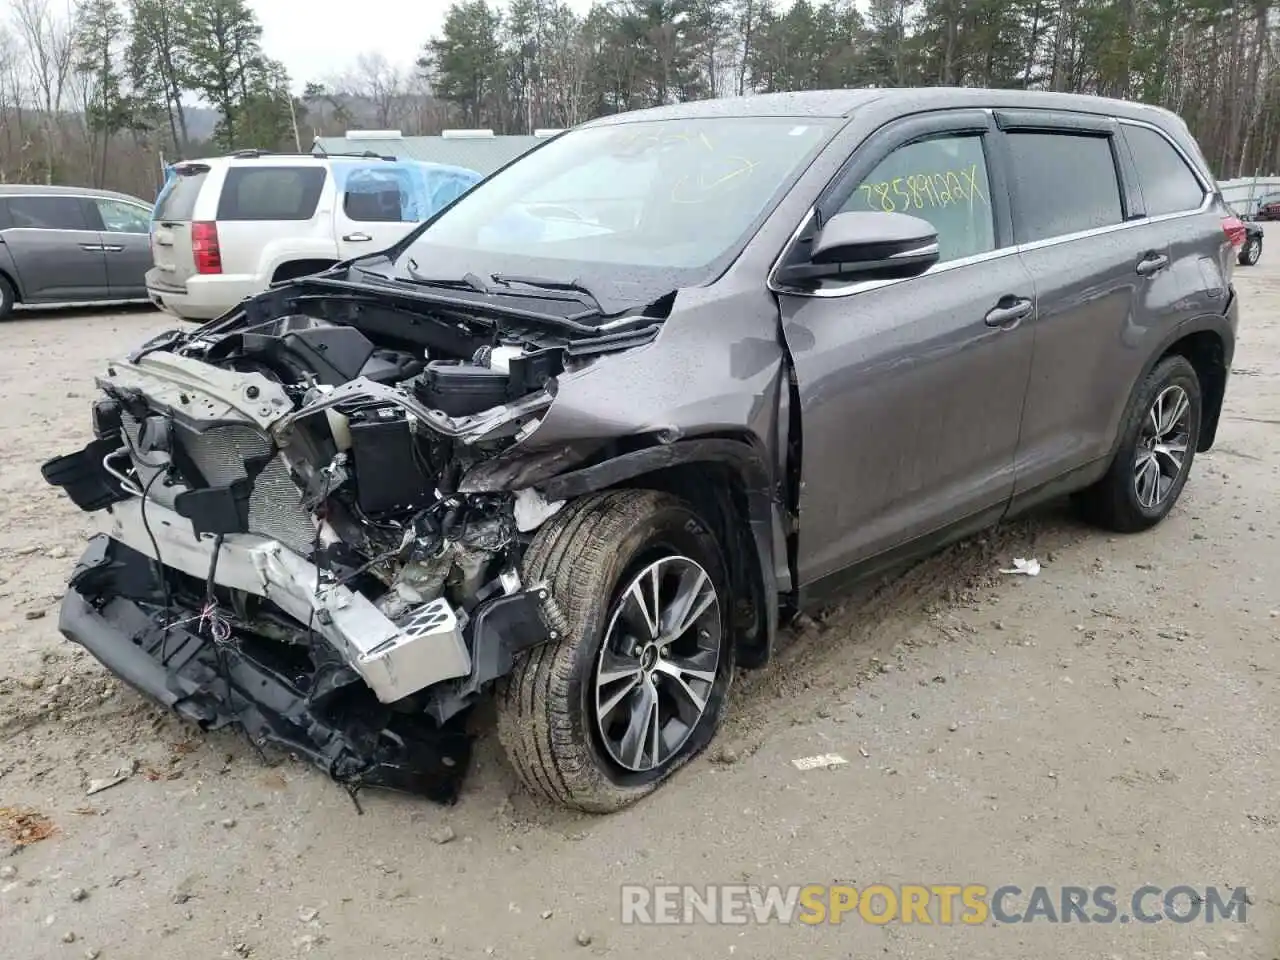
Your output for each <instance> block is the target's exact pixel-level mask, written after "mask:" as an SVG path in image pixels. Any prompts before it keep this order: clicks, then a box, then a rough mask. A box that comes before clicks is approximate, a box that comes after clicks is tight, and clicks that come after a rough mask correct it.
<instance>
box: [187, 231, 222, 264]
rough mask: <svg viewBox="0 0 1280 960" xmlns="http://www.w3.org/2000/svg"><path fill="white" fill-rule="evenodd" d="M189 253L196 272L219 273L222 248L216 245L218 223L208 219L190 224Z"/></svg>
mask: <svg viewBox="0 0 1280 960" xmlns="http://www.w3.org/2000/svg"><path fill="white" fill-rule="evenodd" d="M191 253H192V254H193V255H194V256H195V261H196V273H221V272H222V250H221V248H220V247H219V246H218V225H217V224H216V223H213V222H212V221H208V220H200V221H197V222H195V223H193V224H191Z"/></svg>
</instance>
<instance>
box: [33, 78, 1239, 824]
mask: <svg viewBox="0 0 1280 960" xmlns="http://www.w3.org/2000/svg"><path fill="white" fill-rule="evenodd" d="M1243 239H1244V234H1243V229H1242V227H1241V224H1240V223H1239V221H1238V220H1236V219H1235V218H1234V217H1232V216H1231V214H1230V212H1229V210H1228V209H1227V208H1226V207H1225V206H1224V204H1223V200H1222V198H1221V195H1220V194H1219V193H1218V191H1217V188H1216V186H1215V183H1214V180H1213V178H1212V176H1211V174H1210V172H1209V170H1208V168H1207V166H1206V164H1205V162H1204V160H1203V157H1202V156H1201V154H1200V151H1199V149H1198V148H1197V146H1196V144H1195V142H1194V140H1193V139H1192V138H1191V137H1190V136H1189V134H1188V132H1187V130H1186V128H1185V126H1184V125H1183V124H1182V123H1181V122H1180V121H1179V120H1178V119H1177V118H1176V117H1175V116H1173V115H1172V114H1170V113H1167V112H1165V111H1162V110H1158V109H1154V108H1151V107H1145V106H1141V105H1136V104H1131V103H1123V102H1119V101H1112V100H1103V99H1096V98H1090V97H1076V96H1068V95H1057V94H1040V93H1027V92H1001V91H982V90H942V89H937V90H851V91H835V92H815V93H804V94H795V95H774V96H761V97H752V98H747V99H738V100H729V101H711V102H702V103H689V104H682V105H680V106H676V107H669V108H661V109H657V110H652V111H645V112H640V113H633V114H627V115H622V116H616V117H608V118H605V119H601V120H596V121H593V122H591V123H588V124H586V125H584V126H581V127H578V128H576V129H573V130H571V131H569V132H567V133H564V134H562V135H560V136H559V137H557V138H555V139H553V140H551V141H549V142H547V143H546V144H544V145H542V146H540V147H538V148H537V149H535V150H534V151H532V152H531V153H529V154H527V155H525V156H524V157H522V158H520V159H519V160H517V161H515V162H514V163H513V164H511V165H509V166H508V167H506V168H505V169H503V170H501V171H499V172H498V173H496V174H494V175H492V176H491V177H489V178H488V179H486V180H485V181H483V182H481V183H480V184H479V185H478V186H476V187H475V188H474V189H473V190H472V191H471V192H470V193H468V194H466V195H465V196H463V197H462V198H461V199H459V200H458V201H456V202H455V203H453V204H452V205H451V206H449V207H448V208H447V209H445V210H444V211H443V212H441V213H440V214H438V215H437V216H436V217H435V218H434V219H432V220H431V221H428V222H427V223H424V224H422V225H421V226H420V227H419V228H418V229H416V230H415V231H414V232H412V233H411V234H410V235H409V236H407V237H406V238H405V239H404V240H403V241H401V242H400V243H399V244H397V245H396V246H395V247H394V248H392V249H390V250H387V251H385V252H382V253H379V254H374V255H370V256H366V257H362V258H360V259H357V260H354V261H350V262H348V263H345V264H341V265H339V266H338V267H335V268H333V269H331V270H328V271H327V272H324V273H321V274H318V275H315V276H310V277H305V278H302V279H298V280H293V281H289V282H287V283H284V284H282V285H278V286H276V287H274V288H272V289H270V290H268V291H266V292H265V293H263V294H261V295H259V296H255V297H253V298H252V299H249V300H246V301H245V302H244V303H242V304H241V305H240V306H239V307H238V308H237V309H235V310H233V311H232V312H230V313H228V314H226V315H224V316H223V317H221V318H219V319H216V320H214V321H212V322H210V323H207V324H205V325H204V326H201V327H199V328H197V329H190V330H181V331H174V332H170V333H167V334H164V335H162V336H160V337H157V338H155V339H153V340H151V341H150V342H148V343H146V344H144V345H142V346H141V347H139V348H138V349H137V350H136V351H135V352H134V353H132V354H131V355H130V356H127V357H122V358H120V359H119V360H117V361H115V362H113V363H111V364H110V365H109V366H107V367H106V368H105V369H104V370H103V372H102V374H101V376H100V377H99V378H98V379H97V386H98V389H99V390H100V396H99V397H98V399H97V400H96V401H95V403H94V404H93V408H92V431H93V439H91V440H89V441H88V443H87V444H86V446H85V447H84V448H83V449H82V450H80V451H78V452H74V453H70V454H69V455H67V456H64V457H60V458H58V459H56V460H53V461H51V462H49V463H47V464H46V465H45V467H44V476H45V478H46V480H47V481H48V482H49V483H52V484H55V485H57V486H59V487H61V488H63V489H64V490H65V492H66V494H67V495H68V496H69V497H70V498H71V500H73V501H74V502H75V503H76V504H77V505H78V506H79V507H80V508H81V509H83V510H86V511H91V512H95V513H97V514H98V515H100V517H101V519H102V523H103V527H102V534H101V536H99V537H97V538H96V539H95V540H94V541H93V542H92V543H91V544H90V546H89V548H88V550H87V552H86V554H85V555H84V557H83V558H82V559H81V560H80V562H79V564H78V566H77V567H76V568H75V571H74V573H73V574H72V577H71V581H70V588H69V590H68V592H67V594H66V598H65V600H64V603H63V607H62V612H61V620H60V628H61V630H62V631H63V633H64V634H65V635H66V636H67V637H69V638H70V639H72V640H74V641H75V642H77V643H80V644H83V645H84V647H85V648H87V649H88V650H89V651H90V652H91V653H92V654H93V655H94V656H95V657H97V658H98V659H99V660H101V661H102V662H103V663H104V664H106V665H107V666H108V667H109V668H110V669H111V670H112V671H114V672H115V673H116V674H117V675H118V676H120V677H121V678H122V679H123V680H125V681H126V682H128V683H129V684H131V685H132V686H134V687H136V688H137V689H138V690H140V691H142V692H143V693H145V694H146V695H148V696H149V697H151V698H154V699H155V700H157V701H159V702H160V703H162V704H164V705H166V706H168V707H170V708H172V709H174V710H176V711H177V712H178V713H180V714H182V715H184V716H186V717H188V718H190V719H192V720H194V721H195V722H196V723H198V724H199V725H201V726H202V727H205V728H208V729H215V728H219V727H224V726H229V725H234V726H239V727H242V728H243V729H244V730H245V731H247V733H248V734H249V736H250V737H251V738H252V739H253V741H254V742H255V743H259V744H262V743H274V744H279V745H283V746H285V747H287V748H288V749H290V750H292V751H295V752H298V753H301V754H304V755H306V756H308V757H310V758H311V759H313V760H314V761H315V762H316V763H318V764H319V765H321V766H322V767H323V768H324V769H325V770H326V771H327V772H328V773H329V774H330V775H331V776H333V777H334V778H335V779H337V780H339V781H340V782H343V783H345V784H348V785H350V786H352V787H356V786H360V785H366V784H367V785H381V786H385V787H391V788H396V789H401V790H407V791H411V792H416V793H420V794H424V795H426V796H429V797H432V798H434V799H436V800H438V801H441V802H452V801H453V800H454V799H455V798H456V796H457V793H458V790H459V784H460V781H461V779H462V776H463V774H464V772H465V770H466V768H467V765H468V760H469V753H470V743H471V739H470V737H471V732H470V731H469V730H468V726H467V718H468V714H469V712H470V709H471V708H472V707H473V706H474V705H476V704H477V703H478V702H480V701H481V700H482V699H484V698H486V697H490V696H492V697H493V698H494V699H495V700H496V708H497V722H498V733H499V736H500V738H501V741H502V743H503V746H504V747H505V750H506V752H507V755H508V756H509V757H510V760H511V763H512V765H513V766H514V768H515V770H516V772H517V773H518V775H519V777H520V778H521V780H522V781H523V782H524V783H525V784H527V785H528V787H529V788H531V789H532V790H534V791H536V792H538V793H540V794H542V795H544V796H546V797H548V798H552V799H554V800H556V801H560V802H562V803H565V804H568V805H571V806H574V807H577V808H580V809H584V810H588V811H597V812H605V811H610V810H615V809H618V808H620V807H622V806H624V805H626V804H628V803H631V802H633V801H634V800H636V799H637V798H639V797H641V796H644V795H645V794H646V793H648V792H650V791H651V790H653V789H654V788H655V787H656V786H657V785H658V784H659V783H661V782H662V781H663V780H665V779H666V778H668V777H669V776H670V775H671V774H672V772H673V771H675V770H676V769H678V768H679V767H680V766H681V765H682V764H684V763H685V762H687V761H688V760H689V759H690V758H691V757H693V756H694V755H696V754H697V753H698V751H700V750H701V749H703V748H704V747H705V746H706V745H707V743H708V741H710V739H711V738H712V736H713V735H714V733H715V730H716V727H717V725H718V724H719V722H720V720H721V717H722V715H723V713H724V710H725V706H726V701H727V698H728V696H729V688H730V684H731V681H732V679H733V675H734V671H735V668H746V667H760V666H762V665H763V664H765V663H766V662H767V661H768V660H769V657H770V653H771V650H772V648H773V645H774V638H775V634H776V632H777V630H778V627H779V624H780V623H784V622H786V619H787V618H788V617H790V616H792V615H794V614H795V613H796V612H797V611H800V610H803V609H805V608H806V607H809V606H812V605H815V604H821V603H823V602H824V601H826V600H827V599H828V598H830V597H831V596H832V594H833V592H834V591H837V590H839V589H840V588H841V585H842V584H843V583H845V582H847V581H848V579H849V577H850V576H853V575H865V574H868V573H872V572H876V571H882V570H885V569H886V568H888V567H889V566H890V565H897V564H898V563H900V562H901V561H903V560H905V559H908V558H910V557H911V556H918V555H920V554H921V553H922V552H925V551H928V550H931V549H933V548H935V547H936V546H937V545H939V544H941V543H943V542H945V541H948V540H952V539H955V538H957V537H961V536H964V535H966V534H970V533H973V532H975V531H977V530H979V529H981V528H983V527H985V526H988V525H991V524H994V523H996V522H998V521H1000V520H1001V519H1002V518H1004V517H1007V516H1009V515H1010V514H1011V513H1012V512H1014V511H1018V510H1022V509H1024V508H1026V507H1027V506H1029V505H1032V504H1034V503H1036V502H1038V501H1042V500H1044V499H1045V498H1048V497H1052V496H1055V495H1058V494H1065V493H1071V494H1073V495H1074V497H1075V499H1076V500H1077V501H1078V504H1079V506H1080V508H1081V509H1082V510H1083V511H1084V512H1085V513H1086V514H1087V515H1088V516H1089V517H1091V518H1093V519H1095V520H1096V521H1097V522H1099V523H1100V524H1102V525H1104V526H1106V527H1108V528H1110V529H1112V530H1118V531H1138V530H1141V529H1144V528H1147V527H1150V526H1151V525H1153V524H1155V523H1157V522H1159V521H1160V520H1161V519H1162V518H1163V517H1164V516H1165V515H1166V514H1167V513H1168V512H1169V510H1170V509H1171V508H1172V507H1173V505H1174V503H1175V501H1176V500H1177V499H1178V496H1179V493H1180V492H1181V490H1182V488H1183V485H1184V484H1185V482H1186V480H1187V474H1188V471H1189V470H1190V468H1191V463H1192V458H1193V457H1194V455H1195V453H1196V451H1198V450H1199V451H1203V450H1207V449H1209V447H1210V445H1211V444H1212V443H1213V439H1214V434H1215V431H1216V429H1217V425H1218V420H1219V414H1220V411H1221V409H1222V402H1223V394H1224V391H1225V387H1226V380H1227V371H1228V369H1229V367H1230V363H1231V356H1232V351H1233V348H1234V342H1235V330H1236V323H1237V302H1236V295H1235V292H1234V290H1233V288H1232V285H1231V271H1232V269H1233V263H1234V260H1235V256H1236V249H1237V247H1238V246H1239V244H1240V243H1241V242H1242V241H1243ZM88 429H89V428H88V426H86V434H87V433H88Z"/></svg>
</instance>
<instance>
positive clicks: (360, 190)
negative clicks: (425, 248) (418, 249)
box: [333, 161, 431, 260]
mask: <svg viewBox="0 0 1280 960" xmlns="http://www.w3.org/2000/svg"><path fill="white" fill-rule="evenodd" d="M333 174H334V181H335V187H336V190H337V203H336V207H337V209H336V210H335V212H334V229H335V230H336V232H337V235H338V258H339V259H340V260H349V259H351V258H352V257H359V256H362V255H364V254H366V253H376V252H377V251H379V250H385V249H386V248H387V247H389V246H391V245H392V244H394V243H395V242H396V241H397V240H399V239H400V238H401V237H403V236H404V235H405V234H406V233H408V232H409V231H410V230H411V229H413V226H414V224H416V223H418V222H419V221H421V220H424V219H426V217H428V216H430V213H431V211H428V210H425V209H420V208H425V207H426V205H427V197H426V195H425V193H426V191H425V184H424V183H421V182H420V178H415V177H414V176H413V175H412V173H411V171H409V170H408V169H406V168H405V167H403V166H398V165H396V164H392V163H388V162H386V161H380V162H379V163H377V164H347V163H335V164H334V169H333Z"/></svg>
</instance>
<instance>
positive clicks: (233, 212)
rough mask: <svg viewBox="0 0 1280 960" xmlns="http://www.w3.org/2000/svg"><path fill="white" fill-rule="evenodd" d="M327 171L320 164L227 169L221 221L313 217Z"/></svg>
mask: <svg viewBox="0 0 1280 960" xmlns="http://www.w3.org/2000/svg"><path fill="white" fill-rule="evenodd" d="M326 175H327V171H326V169H325V168H324V167H321V166H310V167H268V166H239V167H232V168H231V169H230V170H228V171H227V179H226V182H225V183H224V184H223V186H222V196H221V197H220V198H219V199H218V219H219V220H310V219H311V218H312V217H313V216H315V212H316V207H317V206H318V205H319V203H320V193H321V192H322V191H323V190H324V180H325V176H326Z"/></svg>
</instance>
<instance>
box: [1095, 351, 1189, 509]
mask: <svg viewBox="0 0 1280 960" xmlns="http://www.w3.org/2000/svg"><path fill="white" fill-rule="evenodd" d="M1200 414H1201V397H1200V378H1199V377H1198V376H1197V375H1196V371H1195V367H1193V366H1192V365H1191V363H1190V361H1188V360H1187V359H1186V357H1181V356H1171V357H1165V358H1164V359H1163V360H1161V361H1160V362H1159V363H1158V364H1156V367H1155V369H1154V370H1152V371H1151V373H1150V374H1148V375H1147V378H1146V380H1144V381H1143V383H1142V385H1141V386H1140V387H1139V388H1138V390H1137V391H1136V392H1135V393H1134V395H1133V398H1132V399H1131V400H1130V401H1129V409H1128V410H1127V411H1126V412H1125V417H1124V420H1123V421H1122V428H1121V435H1120V447H1119V449H1118V450H1117V451H1116V455H1115V459H1114V460H1113V461H1112V463H1111V468H1110V469H1109V470H1108V471H1107V473H1106V475H1105V476H1104V477H1103V478H1102V479H1101V480H1099V481H1098V482H1097V483H1095V484H1094V485H1093V486H1091V487H1089V488H1088V489H1086V490H1083V491H1081V492H1080V493H1079V494H1077V495H1076V503H1077V505H1078V506H1079V507H1080V509H1081V512H1082V514H1083V515H1084V517H1085V518H1086V519H1088V520H1090V521H1091V522H1093V523H1096V524H1098V525H1099V526H1101V527H1105V528H1106V529H1108V530H1115V531H1116V532H1118V533H1136V532H1138V531H1139V530H1146V529H1148V528H1149V527H1153V526H1155V525H1156V524H1157V523H1159V522H1160V521H1161V520H1163V519H1164V518H1165V517H1166V516H1167V515H1168V514H1169V511H1170V510H1172V509H1173V505H1174V504H1175V503H1176V502H1177V500H1178V496H1179V495H1180V494H1181V493H1182V488H1183V486H1185V485H1186V482H1187V477H1188V475H1189V474H1190V472H1191V463H1192V461H1193V460H1194V459H1195V455H1196V445H1197V443H1198V442H1199V440H1200Z"/></svg>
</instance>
